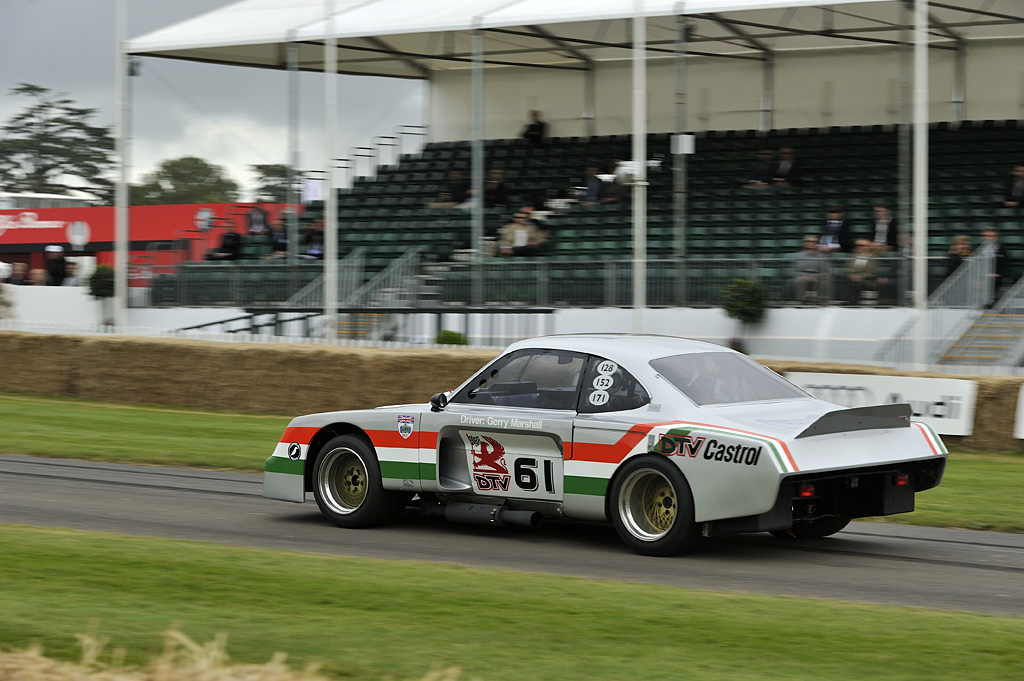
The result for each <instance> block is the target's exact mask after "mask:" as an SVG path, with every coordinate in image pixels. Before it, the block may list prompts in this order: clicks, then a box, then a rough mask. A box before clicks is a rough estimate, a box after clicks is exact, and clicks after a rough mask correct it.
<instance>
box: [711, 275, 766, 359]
mask: <svg viewBox="0 0 1024 681" xmlns="http://www.w3.org/2000/svg"><path fill="white" fill-rule="evenodd" d="M722 307H723V308H724V309H725V314H726V315H727V316H729V317H731V318H732V319H735V320H737V321H738V322H739V323H740V332H739V334H738V335H737V336H736V337H735V338H733V339H732V342H731V343H730V344H729V345H730V347H731V348H732V349H734V350H739V351H740V352H743V353H746V351H747V350H746V343H745V341H744V340H743V337H744V335H745V331H746V326H747V325H748V324H759V323H760V322H761V321H762V320H763V319H764V314H765V310H766V309H767V308H768V296H766V295H765V292H764V287H762V286H761V285H760V284H758V283H757V282H756V281H750V280H749V279H733V280H732V282H731V283H730V284H729V285H728V286H726V287H725V291H723V292H722Z"/></svg>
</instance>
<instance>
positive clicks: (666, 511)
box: [618, 468, 679, 541]
mask: <svg viewBox="0 0 1024 681" xmlns="http://www.w3.org/2000/svg"><path fill="white" fill-rule="evenodd" d="M621 489H622V491H621V492H620V494H619V499H618V506H619V517H620V518H621V519H622V522H623V524H624V525H625V526H626V529H627V530H628V531H629V533H630V534H631V535H633V536H634V537H636V538H637V539H640V540H641V541H656V540H658V539H661V538H662V537H664V536H665V535H666V534H667V533H668V531H669V530H671V529H672V526H673V524H675V521H676V511H677V509H678V508H679V500H678V497H677V495H676V490H675V488H674V487H673V486H672V482H671V481H670V480H669V479H668V478H667V477H665V475H664V474H663V473H662V472H661V471H658V470H655V469H653V468H640V469H638V470H635V471H633V472H632V473H630V474H629V477H627V478H626V479H625V481H623V483H622V488H621Z"/></svg>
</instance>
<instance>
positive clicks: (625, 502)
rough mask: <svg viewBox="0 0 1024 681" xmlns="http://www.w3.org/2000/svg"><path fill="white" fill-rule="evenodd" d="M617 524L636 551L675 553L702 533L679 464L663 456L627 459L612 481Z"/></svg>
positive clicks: (651, 553)
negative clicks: (695, 518) (694, 515)
mask: <svg viewBox="0 0 1024 681" xmlns="http://www.w3.org/2000/svg"><path fill="white" fill-rule="evenodd" d="M609 510H610V511H611V516H612V524H613V525H615V530H616V531H617V532H618V533H619V537H620V538H621V539H622V541H623V542H625V543H626V545H627V546H629V547H630V548H632V549H633V550H634V551H636V552H637V553H642V554H644V555H647V556H671V555H675V554H677V553H682V552H683V551H687V550H689V549H691V548H693V547H694V546H695V545H696V544H697V541H698V540H699V539H700V534H699V532H698V531H697V525H696V523H694V521H693V496H692V494H691V493H690V486H689V485H688V484H687V482H686V478H685V477H683V474H682V472H681V471H680V470H679V468H678V467H676V466H675V464H673V463H671V462H670V461H667V460H666V459H664V458H660V457H649V456H644V457H639V458H637V459H634V460H632V461H630V462H628V463H627V464H626V465H625V466H624V467H623V468H622V470H621V471H620V472H619V474H618V475H617V476H616V478H615V480H614V482H613V483H612V487H611V508H610V509H609Z"/></svg>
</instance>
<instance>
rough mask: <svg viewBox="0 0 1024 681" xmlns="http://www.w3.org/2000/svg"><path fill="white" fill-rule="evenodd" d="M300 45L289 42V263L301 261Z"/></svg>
mask: <svg viewBox="0 0 1024 681" xmlns="http://www.w3.org/2000/svg"><path fill="white" fill-rule="evenodd" d="M298 172H299V46H298V45H297V44H295V43H294V42H289V43H288V178H287V179H288V203H289V204H291V210H289V211H288V214H287V217H288V224H287V225H285V229H286V230H287V234H288V264H289V265H294V264H295V263H297V262H298V261H299V210H298V206H299V203H300V202H301V201H302V199H301V196H300V190H299V187H298V184H299V178H298Z"/></svg>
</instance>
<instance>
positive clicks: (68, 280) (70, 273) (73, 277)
mask: <svg viewBox="0 0 1024 681" xmlns="http://www.w3.org/2000/svg"><path fill="white" fill-rule="evenodd" d="M66 268H67V269H66V275H65V276H64V281H62V282H61V283H60V285H61V286H81V285H82V278H81V277H79V276H78V263H77V262H69V263H68V264H67V265H66Z"/></svg>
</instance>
